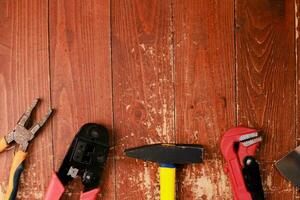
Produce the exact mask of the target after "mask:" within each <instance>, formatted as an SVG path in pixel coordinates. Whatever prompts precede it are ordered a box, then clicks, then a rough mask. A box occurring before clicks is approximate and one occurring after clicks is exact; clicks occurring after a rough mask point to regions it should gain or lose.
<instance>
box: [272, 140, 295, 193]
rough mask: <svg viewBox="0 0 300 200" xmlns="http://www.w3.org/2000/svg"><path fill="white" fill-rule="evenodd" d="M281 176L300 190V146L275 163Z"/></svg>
mask: <svg viewBox="0 0 300 200" xmlns="http://www.w3.org/2000/svg"><path fill="white" fill-rule="evenodd" d="M275 166H276V168H277V169H278V170H279V172H280V174H281V175H282V176H284V177H285V178H286V179H288V180H289V181H291V182H292V184H293V185H295V186H296V187H298V188H300V146H298V147H297V148H296V149H294V150H293V151H291V152H290V153H288V154H287V155H286V156H284V157H283V158H281V159H280V160H278V161H277V162H276V163H275Z"/></svg>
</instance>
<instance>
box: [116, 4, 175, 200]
mask: <svg viewBox="0 0 300 200" xmlns="http://www.w3.org/2000/svg"><path fill="white" fill-rule="evenodd" d="M170 6H171V4H170V1H160V0H155V1H123V0H119V1H113V3H112V61H113V62H112V68H113V77H114V78H113V82H114V85H113V88H114V133H115V138H116V140H115V141H116V147H115V148H116V155H117V157H116V158H117V159H116V199H140V198H142V199H159V187H158V186H159V185H158V180H159V179H158V177H157V165H154V164H146V163H144V162H142V161H135V160H134V159H129V158H125V157H124V155H123V151H124V149H125V148H129V147H134V146H139V145H144V144H150V143H157V142H174V141H175V137H174V87H173V83H174V81H173V75H174V73H173V60H172V55H173V52H172V24H171V20H172V10H171V7H170Z"/></svg>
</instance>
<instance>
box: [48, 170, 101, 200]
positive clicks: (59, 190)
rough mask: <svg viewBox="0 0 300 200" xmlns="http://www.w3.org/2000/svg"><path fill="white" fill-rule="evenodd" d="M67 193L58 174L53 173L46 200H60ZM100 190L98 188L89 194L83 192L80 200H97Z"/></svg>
mask: <svg viewBox="0 0 300 200" xmlns="http://www.w3.org/2000/svg"><path fill="white" fill-rule="evenodd" d="M64 191H65V187H64V186H63V184H62V183H61V182H60V180H59V178H58V177H57V175H56V173H55V172H53V174H52V178H51V181H50V184H49V186H48V189H47V192H46V195H45V198H44V200H59V199H60V197H61V196H62V194H63V193H64ZM99 192H100V189H99V188H96V189H93V190H91V191H88V192H81V194H80V200H96V199H97V195H98V194H99Z"/></svg>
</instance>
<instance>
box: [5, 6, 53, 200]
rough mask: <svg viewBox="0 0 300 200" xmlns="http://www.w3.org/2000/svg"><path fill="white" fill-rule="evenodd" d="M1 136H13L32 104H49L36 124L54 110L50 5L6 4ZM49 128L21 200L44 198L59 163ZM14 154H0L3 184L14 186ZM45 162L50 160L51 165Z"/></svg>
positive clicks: (30, 163)
mask: <svg viewBox="0 0 300 200" xmlns="http://www.w3.org/2000/svg"><path fill="white" fill-rule="evenodd" d="M0 30H1V31H0V63H1V67H0V96H1V100H0V110H1V117H0V121H1V123H0V133H1V136H3V135H5V134H7V133H8V132H9V131H11V130H12V129H13V128H14V126H15V124H16V123H17V121H18V119H19V118H20V116H21V115H22V114H23V113H24V112H25V111H26V109H27V107H28V106H29V105H30V104H31V103H32V101H33V100H34V99H35V98H37V97H40V98H41V99H42V100H43V101H42V104H41V105H40V106H39V107H38V109H37V115H36V117H35V119H36V120H39V119H40V118H41V117H42V115H44V114H45V113H46V111H47V110H48V107H49V105H50V85H49V66H48V63H49V55H48V2H47V1H46V0H31V1H27V0H25V1H18V0H14V1H8V0H4V1H1V2H0ZM51 141H52V134H51V129H50V126H49V124H47V125H46V127H45V128H44V129H43V130H42V131H41V132H40V133H39V135H38V136H37V138H35V139H34V140H33V142H32V143H31V145H30V147H29V149H28V152H29V153H28V157H27V160H26V163H25V171H24V172H23V174H22V176H21V182H20V185H19V192H18V199H22V200H23V199H42V197H43V192H44V190H45V188H46V187H47V185H48V182H49V178H50V175H51V173H50V172H51V168H52V164H53V159H52V144H51ZM13 152H14V150H13V149H12V150H10V151H5V152H3V153H1V155H0V159H1V161H0V168H1V170H0V185H1V186H6V185H7V183H8V176H9V174H8V172H9V169H10V166H11V162H12V159H13ZM44 158H47V159H46V160H45V159H44Z"/></svg>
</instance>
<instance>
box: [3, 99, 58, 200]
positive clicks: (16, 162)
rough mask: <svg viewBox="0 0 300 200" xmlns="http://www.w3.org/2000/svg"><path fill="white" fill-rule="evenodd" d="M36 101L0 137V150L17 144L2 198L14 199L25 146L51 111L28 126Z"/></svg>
mask: <svg viewBox="0 0 300 200" xmlns="http://www.w3.org/2000/svg"><path fill="white" fill-rule="evenodd" d="M38 102H39V99H35V100H34V101H33V103H32V105H31V106H30V107H29V108H28V109H27V111H26V112H25V113H24V114H23V115H22V117H21V118H20V119H19V121H18V123H17V125H16V126H15V128H14V129H13V131H11V132H10V133H9V134H7V135H6V136H4V137H2V138H1V139H0V152H3V151H4V150H5V149H6V148H7V147H9V146H10V145H11V144H12V143H13V142H15V143H16V144H18V145H19V146H18V150H17V152H16V153H15V156H14V158H13V161H12V165H11V168H10V173H9V182H8V187H7V190H6V193H5V196H4V200H14V199H15V198H16V196H17V191H18V184H19V180H20V176H21V173H22V172H23V170H24V161H25V159H26V156H27V148H28V145H29V142H30V141H31V140H33V139H34V137H35V135H36V133H37V132H38V131H39V130H40V128H41V127H43V125H44V124H45V123H46V121H47V120H48V118H49V117H50V115H51V113H52V111H53V110H52V109H49V111H48V113H47V114H46V115H45V116H44V117H43V119H42V120H41V121H40V122H38V123H34V125H33V126H32V127H30V128H28V127H27V125H28V122H29V119H30V116H31V114H32V111H33V110H34V109H35V108H36V106H37V104H38Z"/></svg>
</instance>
